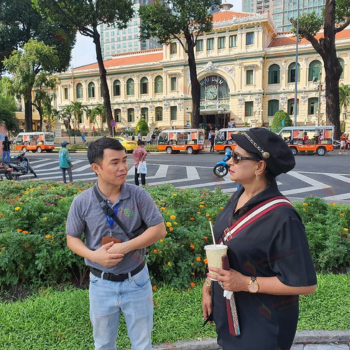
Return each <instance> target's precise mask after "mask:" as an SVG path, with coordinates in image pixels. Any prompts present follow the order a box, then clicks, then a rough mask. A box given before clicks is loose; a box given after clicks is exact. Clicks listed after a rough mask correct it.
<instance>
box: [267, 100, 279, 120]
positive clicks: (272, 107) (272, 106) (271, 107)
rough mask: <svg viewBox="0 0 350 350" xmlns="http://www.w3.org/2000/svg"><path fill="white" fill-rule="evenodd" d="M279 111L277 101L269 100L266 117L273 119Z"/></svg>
mask: <svg viewBox="0 0 350 350" xmlns="http://www.w3.org/2000/svg"><path fill="white" fill-rule="evenodd" d="M278 111H279V100H270V101H269V102H268V116H269V117H273V116H274V115H275V113H276V112H278Z"/></svg>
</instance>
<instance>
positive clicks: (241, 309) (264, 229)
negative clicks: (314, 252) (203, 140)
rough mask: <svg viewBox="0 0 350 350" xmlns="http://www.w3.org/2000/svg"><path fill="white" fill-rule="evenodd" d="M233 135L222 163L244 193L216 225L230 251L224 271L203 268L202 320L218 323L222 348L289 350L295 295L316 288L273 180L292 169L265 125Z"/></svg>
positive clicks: (295, 225) (298, 231) (299, 227)
mask: <svg viewBox="0 0 350 350" xmlns="http://www.w3.org/2000/svg"><path fill="white" fill-rule="evenodd" d="M233 138H234V141H235V142H236V143H237V146H236V148H235V151H234V152H233V153H232V157H231V159H230V160H229V161H228V165H229V166H230V179H231V180H233V181H235V182H237V183H239V184H241V185H242V186H243V188H241V189H240V190H238V191H237V192H236V193H235V194H234V195H233V196H232V197H231V199H230V200H229V202H228V203H227V205H226V206H225V208H224V209H223V210H222V212H221V213H220V215H219V216H218V218H217V220H216V222H215V226H214V234H215V239H216V242H217V243H223V244H226V245H227V246H228V253H227V254H228V260H229V265H230V269H229V270H223V269H217V268H214V267H213V268H210V266H209V274H208V278H207V279H206V281H205V284H204V285H203V316H204V317H205V318H208V317H210V319H212V320H214V322H215V323H216V330H217V336H218V344H219V345H221V346H222V347H223V349H224V350H278V349H279V350H287V349H288V350H289V349H290V348H291V346H292V342H293V339H294V336H295V332H296V328H297V323H298V313H299V295H301V294H312V293H314V292H315V290H316V287H317V285H316V283H317V281H316V274H315V270H314V266H313V263H312V260H311V256H310V252H309V247H308V243H307V239H306V235H305V228H304V225H303V223H302V222H301V219H300V217H299V215H298V213H297V212H296V211H295V209H294V208H293V207H292V206H291V204H290V203H289V201H288V200H287V199H286V198H285V197H283V196H282V194H281V193H280V192H279V190H278V188H277V184H276V180H275V178H276V176H278V175H280V174H281V173H287V172H288V171H290V170H292V169H293V168H294V166H295V160H294V156H293V154H292V152H291V151H290V149H289V148H288V145H287V144H286V142H285V141H283V140H282V139H281V138H280V137H279V136H278V135H276V134H274V133H272V132H270V131H268V130H266V129H263V128H252V129H250V130H249V131H248V132H247V133H246V134H236V135H233ZM211 271H214V272H217V273H219V274H220V276H215V275H213V274H211V273H210V272H211ZM210 277H211V278H216V279H217V282H213V281H211V280H210V279H209V278H210ZM224 290H225V291H231V292H234V298H235V302H236V307H237V315H238V322H239V328H240V335H238V336H235V335H234V332H232V314H231V313H230V308H228V307H227V302H226V300H227V299H226V298H225V297H224V295H223V292H224Z"/></svg>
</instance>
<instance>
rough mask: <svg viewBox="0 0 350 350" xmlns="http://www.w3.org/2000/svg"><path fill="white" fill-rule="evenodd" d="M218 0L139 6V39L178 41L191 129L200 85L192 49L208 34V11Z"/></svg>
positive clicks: (210, 18)
mask: <svg viewBox="0 0 350 350" xmlns="http://www.w3.org/2000/svg"><path fill="white" fill-rule="evenodd" d="M220 4H221V0H155V1H154V4H153V5H144V6H141V7H140V10H139V14H140V18H141V26H140V32H141V35H140V40H146V39H149V38H158V41H159V43H161V44H169V43H171V42H173V41H175V40H176V41H178V42H179V43H180V45H181V47H182V48H183V50H184V51H185V52H186V53H187V56H188V65H189V69H190V79H191V87H192V88H191V94H192V120H191V125H192V127H198V125H199V108H200V86H199V82H198V79H197V67H196V59H195V53H194V48H195V46H196V44H197V40H198V36H199V35H200V34H201V33H203V32H210V31H211V30H212V27H213V23H212V21H213V16H212V15H211V13H210V9H211V8H212V7H215V6H220Z"/></svg>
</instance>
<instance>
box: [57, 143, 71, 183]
mask: <svg viewBox="0 0 350 350" xmlns="http://www.w3.org/2000/svg"><path fill="white" fill-rule="evenodd" d="M67 145H69V142H67V141H62V142H61V149H60V150H59V152H58V160H59V164H60V168H61V170H62V179H63V183H67V179H66V171H67V172H68V175H69V182H73V174H72V168H73V164H72V160H71V156H70V154H69V152H68V149H67Z"/></svg>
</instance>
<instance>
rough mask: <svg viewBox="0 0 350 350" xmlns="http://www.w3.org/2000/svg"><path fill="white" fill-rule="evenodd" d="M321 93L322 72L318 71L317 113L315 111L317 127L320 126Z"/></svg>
mask: <svg viewBox="0 0 350 350" xmlns="http://www.w3.org/2000/svg"><path fill="white" fill-rule="evenodd" d="M321 92H322V72H321V71H320V81H319V82H318V111H317V126H320V117H321V104H322V102H321Z"/></svg>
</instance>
